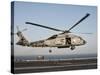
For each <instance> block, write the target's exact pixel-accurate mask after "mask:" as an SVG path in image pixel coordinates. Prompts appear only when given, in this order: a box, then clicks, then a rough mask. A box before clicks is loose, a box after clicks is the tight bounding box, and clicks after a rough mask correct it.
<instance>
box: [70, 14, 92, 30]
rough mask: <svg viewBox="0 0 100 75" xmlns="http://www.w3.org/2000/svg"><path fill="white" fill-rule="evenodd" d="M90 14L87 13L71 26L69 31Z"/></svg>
mask: <svg viewBox="0 0 100 75" xmlns="http://www.w3.org/2000/svg"><path fill="white" fill-rule="evenodd" d="M89 15H90V14H89V13H87V14H86V15H85V16H84V17H83V18H82V19H80V20H79V21H78V22H77V23H76V24H74V25H73V26H72V27H71V28H69V30H68V31H70V30H71V29H73V28H74V27H75V26H77V25H78V24H79V23H80V22H82V21H83V20H85V19H86V18H87V17H88V16H89Z"/></svg>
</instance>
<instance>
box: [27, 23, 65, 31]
mask: <svg viewBox="0 0 100 75" xmlns="http://www.w3.org/2000/svg"><path fill="white" fill-rule="evenodd" d="M26 24H31V25H34V26H39V27H43V28H47V29H50V30H54V31H61V32H64V31H63V30H60V29H56V28H51V27H48V26H44V25H40V24H36V23H31V22H26Z"/></svg>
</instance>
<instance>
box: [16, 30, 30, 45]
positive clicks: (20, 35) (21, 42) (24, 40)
mask: <svg viewBox="0 0 100 75" xmlns="http://www.w3.org/2000/svg"><path fill="white" fill-rule="evenodd" d="M16 34H17V36H18V37H19V41H18V42H17V43H16V44H17V45H22V46H29V42H28V41H27V40H26V38H25V37H24V36H23V34H22V32H21V31H18V32H17V33H16Z"/></svg>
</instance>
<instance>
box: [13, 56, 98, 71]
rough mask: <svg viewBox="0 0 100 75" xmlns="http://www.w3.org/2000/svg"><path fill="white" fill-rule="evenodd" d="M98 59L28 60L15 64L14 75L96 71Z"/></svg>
mask: <svg viewBox="0 0 100 75" xmlns="http://www.w3.org/2000/svg"><path fill="white" fill-rule="evenodd" d="M96 68H97V58H90V59H67V60H26V61H20V62H19V61H18V62H14V73H32V72H50V71H63V70H79V69H96Z"/></svg>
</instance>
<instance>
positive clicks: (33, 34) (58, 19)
mask: <svg viewBox="0 0 100 75" xmlns="http://www.w3.org/2000/svg"><path fill="white" fill-rule="evenodd" d="M86 13H90V16H89V17H88V18H87V19H85V20H84V21H83V22H81V23H80V24H79V25H78V26H76V27H75V28H74V29H72V32H75V33H74V34H77V33H78V32H82V33H93V34H91V35H87V34H77V35H79V36H81V37H82V38H83V39H85V40H86V41H87V44H86V45H83V46H79V47H76V49H75V50H74V51H71V50H70V49H69V48H64V49H63V48H62V49H57V48H52V50H53V52H52V53H49V52H48V51H49V48H31V47H30V48H28V47H22V46H18V45H15V48H14V53H15V55H63V54H64V55H69V54H76V55H77V54H96V52H97V8H96V6H78V5H65V4H64V5H63V4H46V3H33V2H32V3H30V2H29V3H28V2H15V5H14V32H15V33H16V32H17V30H16V26H19V28H20V30H22V29H24V28H27V29H28V30H27V31H25V32H23V34H24V35H25V37H26V38H27V40H28V41H37V40H41V39H46V38H48V37H50V36H52V35H54V34H58V33H59V32H56V31H52V30H48V29H44V28H41V27H36V26H32V25H29V24H25V22H26V21H29V22H33V23H38V24H42V25H45V26H50V27H54V28H58V29H61V30H67V29H69V28H70V27H71V26H72V25H74V24H75V23H76V22H77V21H78V20H80V19H81V18H82V17H83V16H85V14H86ZM18 39H19V38H18V37H17V36H16V35H15V37H14V40H15V43H16V42H17V41H18Z"/></svg>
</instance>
